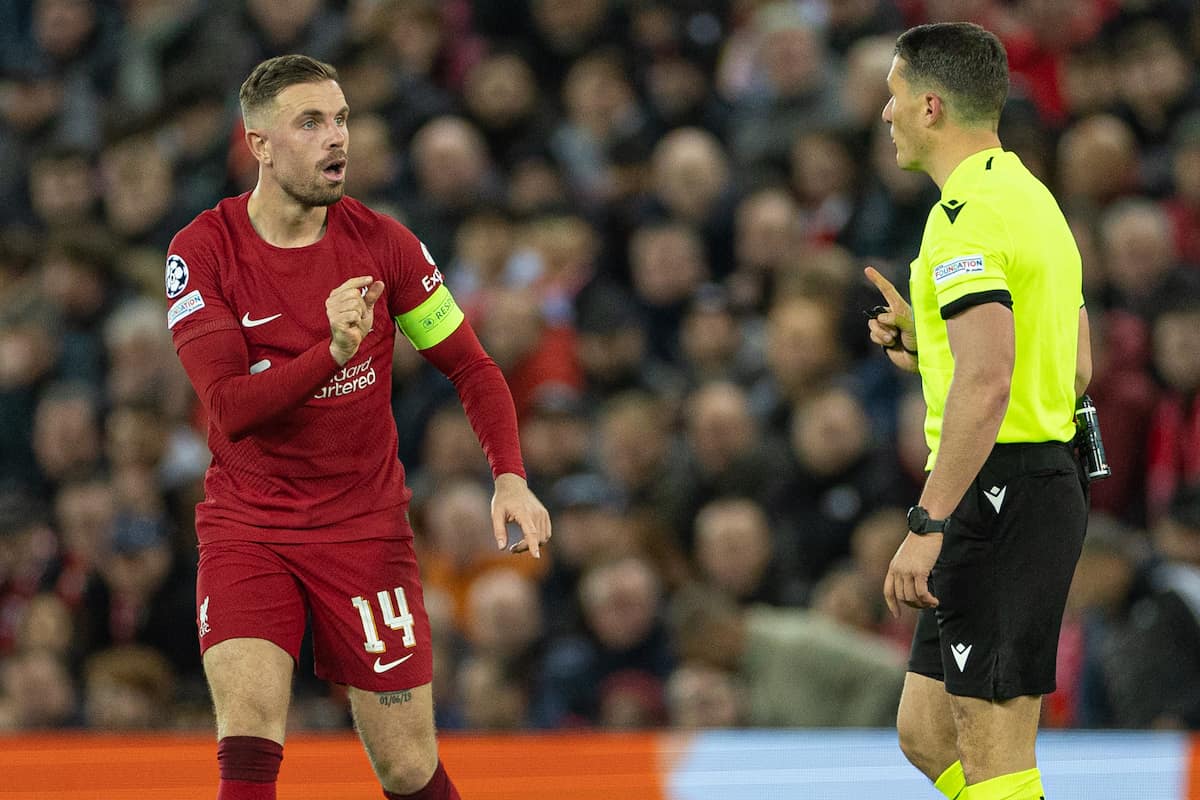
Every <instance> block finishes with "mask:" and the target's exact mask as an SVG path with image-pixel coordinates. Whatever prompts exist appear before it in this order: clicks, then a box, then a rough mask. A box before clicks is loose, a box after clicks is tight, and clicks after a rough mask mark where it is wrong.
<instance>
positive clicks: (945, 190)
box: [942, 147, 1008, 199]
mask: <svg viewBox="0 0 1200 800" xmlns="http://www.w3.org/2000/svg"><path fill="white" fill-rule="evenodd" d="M1006 155H1008V153H1007V152H1006V151H1005V149H1004V148H1003V147H989V148H988V149H986V150H980V151H979V152H978V153H972V154H971V155H969V156H967V157H966V158H964V159H963V160H962V161H960V162H958V166H956V167H955V168H954V169H953V170H952V171H951V172H950V177H949V178H947V179H946V182H945V183H944V184H943V185H942V199H946V198H949V197H953V196H954V186H955V184H956V182H957V181H956V180H955V179H956V178H959V176H966V175H970V174H972V173H973V172H974V170H975V169H983V166H984V165H985V164H986V163H987V160H988V159H989V158H995V157H998V156H1006ZM963 179H964V178H959V180H963Z"/></svg>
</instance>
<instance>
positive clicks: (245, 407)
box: [179, 331, 338, 441]
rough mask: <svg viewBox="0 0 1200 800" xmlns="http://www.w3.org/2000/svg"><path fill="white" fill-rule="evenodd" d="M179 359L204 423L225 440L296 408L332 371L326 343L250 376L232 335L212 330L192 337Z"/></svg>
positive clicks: (239, 340) (242, 351)
mask: <svg viewBox="0 0 1200 800" xmlns="http://www.w3.org/2000/svg"><path fill="white" fill-rule="evenodd" d="M235 339H236V340H237V341H236V342H235V341H234V340H235ZM179 359H180V361H182V362H183V366H184V369H185V370H186V371H187V374H188V377H189V378H190V379H191V381H192V386H194V387H195V389H196V394H197V395H199V397H200V400H201V402H203V403H204V408H205V410H206V411H207V412H208V416H209V419H210V420H211V421H212V423H213V424H214V425H216V426H217V429H218V430H220V431H221V432H222V433H223V434H225V435H226V436H227V437H229V439H230V440H231V441H236V440H238V439H241V438H244V437H246V436H248V435H250V434H252V433H254V431H255V430H256V429H257V428H259V427H261V426H262V425H264V424H266V423H268V422H271V421H272V420H274V419H276V418H277V417H278V416H279V415H280V414H283V413H285V412H287V411H290V410H292V409H294V408H296V407H298V406H300V405H301V404H302V403H304V401H305V400H307V399H308V398H309V397H311V396H312V394H313V392H315V391H316V390H317V389H318V388H320V387H321V386H322V385H323V384H324V383H325V382H326V381H328V380H329V378H330V376H332V375H333V374H334V373H335V372H336V371H337V369H338V365H337V362H336V361H334V360H333V357H332V356H331V355H330V354H329V345H328V342H320V343H318V344H316V345H313V346H312V347H311V348H309V349H308V350H306V351H305V352H304V353H301V354H300V355H299V356H298V357H296V358H294V359H292V360H290V361H287V362H284V363H279V362H278V360H276V362H275V363H273V364H271V365H270V367H269V368H267V369H265V370H263V371H261V372H259V373H258V374H255V375H251V374H249V366H248V363H247V362H248V360H249V359H248V358H247V356H246V354H245V343H244V340H243V339H242V337H241V334H240V333H239V332H238V331H214V332H213V333H210V334H207V335H205V336H202V337H200V338H198V339H193V340H192V341H190V342H188V343H186V344H184V345H183V346H182V347H181V348H180V349H179Z"/></svg>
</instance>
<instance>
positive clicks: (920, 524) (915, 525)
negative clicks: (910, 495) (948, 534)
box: [908, 506, 929, 533]
mask: <svg viewBox="0 0 1200 800" xmlns="http://www.w3.org/2000/svg"><path fill="white" fill-rule="evenodd" d="M928 521H929V512H928V511H926V510H925V509H923V508H921V507H920V506H913V507H912V508H910V509H909V510H908V529H909V530H910V531H912V532H913V533H922V532H923V529H924V527H925V523H926V522H928Z"/></svg>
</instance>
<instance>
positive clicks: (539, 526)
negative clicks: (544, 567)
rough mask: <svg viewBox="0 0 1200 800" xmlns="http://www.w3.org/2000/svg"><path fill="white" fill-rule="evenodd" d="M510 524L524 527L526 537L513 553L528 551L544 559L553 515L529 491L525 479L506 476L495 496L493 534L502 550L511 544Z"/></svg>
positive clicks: (500, 480) (501, 478)
mask: <svg viewBox="0 0 1200 800" xmlns="http://www.w3.org/2000/svg"><path fill="white" fill-rule="evenodd" d="M509 522H515V523H517V525H519V526H521V534H522V538H521V541H519V542H517V543H516V544H514V545H513V546H512V547H510V548H509V550H510V551H511V552H513V553H524V552H525V551H526V550H528V551H529V552H530V553H531V554H532V555H533V557H534V558H541V557H542V553H541V549H540V548H541V545H544V544H545V543H546V542H548V541H550V513H549V512H548V511H546V507H545V506H544V505H542V502H541V501H540V500H538V499H537V497H536V496H535V495H534V494H533V492H531V491H530V490H529V485H528V484H527V483H526V482H525V479H524V478H522V477H521V476H520V475H514V474H512V473H511V472H506V473H504V474H503V475H500V476H498V477H497V478H496V493H495V494H493V495H492V532H493V533H494V534H495V536H496V547H497V548H498V549H500V550H503V549H504V548H505V546H506V545H507V544H508V531H507V527H506V526H507V524H508V523H509Z"/></svg>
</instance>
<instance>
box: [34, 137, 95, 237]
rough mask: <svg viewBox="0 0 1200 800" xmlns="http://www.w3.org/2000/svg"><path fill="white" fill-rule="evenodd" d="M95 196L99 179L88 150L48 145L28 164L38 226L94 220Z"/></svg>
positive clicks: (71, 224) (61, 226)
mask: <svg viewBox="0 0 1200 800" xmlns="http://www.w3.org/2000/svg"><path fill="white" fill-rule="evenodd" d="M98 196H99V181H98V179H97V176H96V169H95V165H94V164H93V159H92V155H91V153H89V152H88V151H87V150H83V149H80V148H73V147H53V146H48V147H46V148H45V149H43V150H42V151H40V152H39V153H38V154H37V155H36V156H34V158H33V159H32V161H31V162H30V164H29V204H30V208H31V210H32V211H33V213H34V216H35V218H36V222H37V224H38V225H40V226H41V227H44V228H67V227H70V226H73V225H80V224H82V223H86V222H90V221H93V220H94V219H95V216H96V200H97V198H98Z"/></svg>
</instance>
